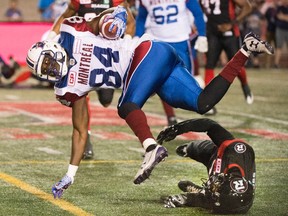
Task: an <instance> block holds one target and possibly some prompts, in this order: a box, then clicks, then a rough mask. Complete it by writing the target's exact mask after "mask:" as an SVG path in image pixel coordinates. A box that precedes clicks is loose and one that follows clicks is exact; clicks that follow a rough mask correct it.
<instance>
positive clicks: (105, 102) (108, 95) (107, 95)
mask: <svg viewBox="0 0 288 216" xmlns="http://www.w3.org/2000/svg"><path fill="white" fill-rule="evenodd" d="M96 92H97V95H98V99H99V102H100V103H101V105H102V106H104V107H108V106H109V105H110V104H111V103H112V100H113V95H114V89H99V90H97V91H96Z"/></svg>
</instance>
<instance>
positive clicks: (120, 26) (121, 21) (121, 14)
mask: <svg viewBox="0 0 288 216" xmlns="http://www.w3.org/2000/svg"><path fill="white" fill-rule="evenodd" d="M108 19H114V21H113V22H112V24H111V25H110V27H109V31H110V32H112V30H113V29H114V27H115V26H116V27H117V33H116V36H117V37H121V36H122V35H123V34H124V32H125V30H126V23H127V11H126V9H125V7H123V6H120V5H119V6H118V7H117V8H116V9H115V10H114V12H113V13H112V14H111V15H109V16H106V17H105V20H104V22H106V21H107V20H108Z"/></svg>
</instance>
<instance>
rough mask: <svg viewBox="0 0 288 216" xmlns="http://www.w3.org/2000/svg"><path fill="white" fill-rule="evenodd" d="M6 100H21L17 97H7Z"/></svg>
mask: <svg viewBox="0 0 288 216" xmlns="http://www.w3.org/2000/svg"><path fill="white" fill-rule="evenodd" d="M5 98H6V99H9V100H18V99H19V97H18V96H16V95H6V96H5Z"/></svg>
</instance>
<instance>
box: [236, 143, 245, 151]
mask: <svg viewBox="0 0 288 216" xmlns="http://www.w3.org/2000/svg"><path fill="white" fill-rule="evenodd" d="M234 149H235V151H236V152H237V153H244V152H245V151H246V146H245V144H244V143H236V144H235V146H234Z"/></svg>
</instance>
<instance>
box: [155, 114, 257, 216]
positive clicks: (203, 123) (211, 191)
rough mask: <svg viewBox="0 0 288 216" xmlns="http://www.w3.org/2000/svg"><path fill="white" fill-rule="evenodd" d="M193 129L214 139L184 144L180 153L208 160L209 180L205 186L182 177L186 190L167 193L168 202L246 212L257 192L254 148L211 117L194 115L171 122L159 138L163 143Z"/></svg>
mask: <svg viewBox="0 0 288 216" xmlns="http://www.w3.org/2000/svg"><path fill="white" fill-rule="evenodd" d="M189 131H195V132H205V133H207V135H208V136H209V137H210V138H211V140H196V141H191V142H189V143H186V144H183V145H180V146H178V147H177V148H176V153H177V154H178V155H179V156H182V157H189V158H191V159H193V160H196V161H198V162H200V163H202V164H204V165H205V166H206V167H207V171H208V180H207V181H206V182H205V181H204V182H203V185H202V186H199V185H196V184H194V183H193V182H190V181H180V182H179V183H178V187H179V188H180V189H181V190H182V191H183V192H185V193H182V194H179V195H171V196H168V197H166V198H165V199H164V203H165V204H164V206H165V207H167V208H175V207H183V206H188V207H202V208H205V209H210V210H213V212H214V213H221V214H235V213H246V212H247V211H248V210H249V209H250V208H251V206H252V204H253V199H254V195H255V183H256V182H255V179H256V169H255V154H254V150H253V148H252V147H251V146H250V145H248V144H247V143H246V142H245V141H244V140H241V139H236V138H234V136H233V135H232V134H231V133H230V132H229V131H227V130H226V129H225V128H223V127H222V126H221V125H219V124H218V123H217V122H215V121H213V120H210V119H207V118H201V119H191V120H187V121H184V122H181V123H178V124H175V125H173V126H170V127H169V128H167V129H165V130H163V131H161V132H160V134H159V135H158V137H157V141H158V142H159V143H160V144H162V143H163V141H170V140H173V139H174V138H175V137H176V136H177V135H180V134H183V133H187V132H189Z"/></svg>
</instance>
